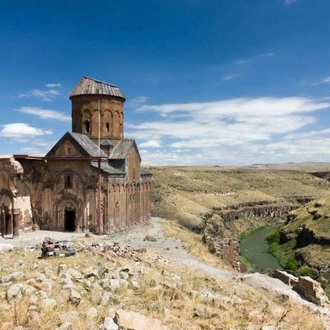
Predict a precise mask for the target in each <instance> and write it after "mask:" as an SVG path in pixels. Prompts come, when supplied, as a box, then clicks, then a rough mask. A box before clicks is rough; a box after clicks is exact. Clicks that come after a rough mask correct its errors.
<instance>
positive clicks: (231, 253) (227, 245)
mask: <svg viewBox="0 0 330 330" xmlns="http://www.w3.org/2000/svg"><path fill="white" fill-rule="evenodd" d="M204 239H205V243H206V245H207V247H208V249H209V251H210V252H211V253H214V254H215V255H216V256H218V257H219V258H220V259H222V260H224V261H225V262H226V263H227V264H229V265H230V266H231V267H232V268H233V269H234V270H236V271H240V263H239V260H238V255H239V243H238V241H237V240H235V239H233V238H216V237H211V236H205V237H204Z"/></svg>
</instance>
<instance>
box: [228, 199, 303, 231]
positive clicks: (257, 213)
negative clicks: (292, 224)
mask: <svg viewBox="0 0 330 330" xmlns="http://www.w3.org/2000/svg"><path fill="white" fill-rule="evenodd" d="M297 207H298V206H295V205H283V206H261V207H251V208H243V209H241V210H237V211H229V212H224V213H223V214H222V219H223V222H224V224H225V226H226V228H227V229H229V228H230V227H231V226H232V224H233V222H234V221H235V220H238V219H242V218H251V217H253V218H286V217H287V215H288V214H289V212H291V211H292V210H294V209H296V208H297Z"/></svg>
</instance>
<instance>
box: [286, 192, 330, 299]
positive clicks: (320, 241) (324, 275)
mask: <svg viewBox="0 0 330 330" xmlns="http://www.w3.org/2000/svg"><path fill="white" fill-rule="evenodd" d="M289 219H290V220H289V221H288V223H287V224H286V225H285V226H283V227H282V228H281V230H280V233H281V242H282V246H283V248H284V250H286V253H287V254H291V255H292V256H293V257H294V258H295V259H296V260H297V261H298V262H299V264H300V265H305V266H306V265H307V266H308V267H310V268H312V270H313V275H314V278H316V279H318V280H319V281H320V282H321V283H322V284H323V285H324V287H326V292H327V294H328V295H329V294H330V287H329V283H330V266H329V260H330V196H326V197H323V198H320V199H317V200H315V201H312V202H310V203H308V204H307V205H305V206H303V207H301V208H299V209H297V210H295V211H293V212H292V214H291V215H290V218H289Z"/></svg>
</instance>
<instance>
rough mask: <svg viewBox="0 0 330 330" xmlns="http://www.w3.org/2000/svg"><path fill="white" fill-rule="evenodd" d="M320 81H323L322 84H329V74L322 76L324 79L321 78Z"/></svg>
mask: <svg viewBox="0 0 330 330" xmlns="http://www.w3.org/2000/svg"><path fill="white" fill-rule="evenodd" d="M322 82H323V83H324V84H329V83H330V76H328V77H326V78H324V79H323V80H322Z"/></svg>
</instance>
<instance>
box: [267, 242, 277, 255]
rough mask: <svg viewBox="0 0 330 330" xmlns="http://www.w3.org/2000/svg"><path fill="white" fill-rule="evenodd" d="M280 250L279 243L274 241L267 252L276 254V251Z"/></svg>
mask: <svg viewBox="0 0 330 330" xmlns="http://www.w3.org/2000/svg"><path fill="white" fill-rule="evenodd" d="M279 251H280V246H279V244H278V243H276V242H274V243H272V244H270V245H269V247H268V249H267V252H268V253H270V254H272V255H274V254H275V253H276V252H279Z"/></svg>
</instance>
